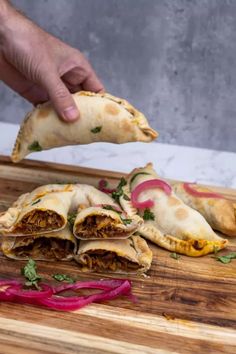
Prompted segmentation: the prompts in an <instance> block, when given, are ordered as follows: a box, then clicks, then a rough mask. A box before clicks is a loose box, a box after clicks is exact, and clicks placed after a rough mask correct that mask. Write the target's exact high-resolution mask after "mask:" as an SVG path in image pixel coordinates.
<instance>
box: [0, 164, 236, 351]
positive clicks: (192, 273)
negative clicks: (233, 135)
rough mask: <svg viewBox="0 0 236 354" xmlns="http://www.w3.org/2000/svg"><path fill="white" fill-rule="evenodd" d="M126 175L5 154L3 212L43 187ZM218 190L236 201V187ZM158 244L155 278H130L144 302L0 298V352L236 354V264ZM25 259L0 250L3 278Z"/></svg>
mask: <svg viewBox="0 0 236 354" xmlns="http://www.w3.org/2000/svg"><path fill="white" fill-rule="evenodd" d="M121 176H122V174H120V173H116V172H108V171H102V170H94V169H88V168H80V167H75V166H68V165H59V164H53V163H45V162H36V161H24V162H22V163H19V164H17V165H13V164H12V163H11V162H10V160H9V159H8V158H6V157H0V211H3V210H5V209H6V208H7V207H8V206H9V205H10V204H11V203H12V202H13V201H14V200H15V199H16V197H18V196H19V195H20V194H22V193H24V192H28V191H31V190H32V189H33V188H35V187H36V186H38V185H41V184H46V183H54V182H81V183H90V184H93V185H95V186H97V183H98V180H99V179H101V178H106V179H108V180H109V181H110V183H111V185H113V186H115V185H116V184H117V181H118V180H119V178H120V177H121ZM214 189H215V190H216V191H219V192H221V193H224V194H226V195H227V196H228V197H232V198H233V199H234V200H236V191H235V190H229V189H224V188H214ZM230 241H231V242H230V246H229V247H228V249H227V250H226V251H222V252H221V253H222V254H226V253H228V252H231V251H236V242H235V241H233V240H232V239H230ZM152 249H153V253H154V259H153V264H152V268H151V271H149V273H148V277H146V278H144V277H136V276H130V277H129V278H130V279H131V280H132V282H133V291H134V294H136V295H137V297H138V303H137V304H133V303H130V302H129V301H127V300H126V299H119V300H115V301H112V302H107V303H104V304H94V305H90V306H88V307H86V308H84V309H81V310H79V311H76V312H71V313H61V312H56V311H51V310H46V309H42V308H37V307H34V306H24V305H18V304H10V303H9V304H8V303H0V353H4V354H5V353H14V354H15V353H17V354H20V353H24V354H25V353H64V354H66V353H169V352H178V353H235V352H236V261H232V262H231V263H230V264H226V265H224V264H222V263H220V262H217V261H216V260H215V259H214V258H212V255H209V256H205V257H202V258H190V257H185V256H181V257H180V259H179V260H175V259H172V258H171V257H170V253H169V252H168V251H165V250H163V249H161V248H158V247H157V246H155V245H152ZM23 264H25V262H20V261H13V260H8V259H6V258H5V257H4V256H3V255H1V254H0V278H2V277H15V276H16V275H19V273H20V268H21V267H22V265H23ZM37 264H38V270H39V273H40V274H41V275H42V276H43V277H44V278H46V279H50V275H51V274H55V272H58V273H66V274H69V275H71V276H73V277H76V278H78V279H83V280H84V279H99V278H104V277H108V276H107V275H105V274H96V275H95V274H94V275H85V274H81V273H80V272H79V271H78V269H77V267H76V263H73V262H70V263H63V262H56V263H47V262H37ZM109 277H111V276H109Z"/></svg>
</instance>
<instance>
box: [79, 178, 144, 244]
mask: <svg viewBox="0 0 236 354" xmlns="http://www.w3.org/2000/svg"><path fill="white" fill-rule="evenodd" d="M77 188H78V192H77V193H78V198H80V195H84V196H86V197H87V203H86V204H81V203H78V199H77V201H76V203H75V204H77V205H78V211H77V215H76V218H75V222H74V227H73V233H74V235H75V236H76V237H77V238H79V239H82V240H91V239H104V238H105V239H121V238H127V237H129V236H131V235H132V234H133V233H134V232H135V231H137V229H138V227H139V226H140V225H141V223H142V219H141V218H140V217H138V216H137V215H133V216H130V215H127V214H126V213H125V212H124V211H123V210H122V209H121V208H120V207H119V205H118V204H117V203H115V201H114V200H113V199H112V198H111V197H110V196H109V195H107V194H105V193H103V192H101V191H99V190H97V189H96V188H94V187H92V186H89V185H82V184H81V185H78V186H77ZM75 199H76V197H75Z"/></svg>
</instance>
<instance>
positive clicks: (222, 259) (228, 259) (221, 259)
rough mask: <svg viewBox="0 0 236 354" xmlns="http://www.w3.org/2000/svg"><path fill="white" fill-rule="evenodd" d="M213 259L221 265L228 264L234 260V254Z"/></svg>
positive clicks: (235, 253)
mask: <svg viewBox="0 0 236 354" xmlns="http://www.w3.org/2000/svg"><path fill="white" fill-rule="evenodd" d="M214 258H215V259H216V260H217V261H219V262H221V263H224V264H228V263H230V262H231V260H232V259H236V252H232V253H229V254H227V255H225V256H217V257H214Z"/></svg>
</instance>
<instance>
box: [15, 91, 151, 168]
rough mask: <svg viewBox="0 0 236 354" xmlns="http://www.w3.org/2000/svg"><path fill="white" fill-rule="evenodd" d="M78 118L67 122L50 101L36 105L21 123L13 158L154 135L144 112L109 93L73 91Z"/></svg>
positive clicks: (142, 139)
mask: <svg viewBox="0 0 236 354" xmlns="http://www.w3.org/2000/svg"><path fill="white" fill-rule="evenodd" d="M73 98H74V100H75V103H76V105H77V106H78V109H79V111H80V119H79V120H78V121H76V122H74V123H70V124H68V123H66V122H64V121H62V120H61V119H59V117H58V115H57V113H56V112H55V110H54V109H53V107H52V105H51V103H50V102H47V103H44V104H42V105H39V106H38V107H36V108H35V109H34V110H33V111H32V112H30V113H29V114H28V115H27V116H26V118H25V120H24V122H23V123H22V125H21V128H20V131H19V133H18V136H17V139H16V143H15V147H14V149H13V152H12V161H13V162H18V161H20V160H22V159H23V158H24V157H25V156H27V155H28V154H30V153H31V152H34V151H40V150H47V149H51V148H54V147H59V146H66V145H77V144H89V143H92V142H99V141H103V142H111V143H117V144H121V143H127V142H130V141H143V142H149V141H152V140H153V139H155V138H156V137H157V133H156V132H155V130H153V129H151V128H150V126H149V124H148V122H147V119H146V118H145V117H144V115H143V114H142V113H141V112H139V111H138V110H136V109H135V108H134V107H133V106H131V105H130V104H129V103H128V102H127V101H125V100H123V99H120V98H117V97H114V96H111V95H109V94H108V93H92V92H85V91H81V92H77V93H75V94H74V95H73Z"/></svg>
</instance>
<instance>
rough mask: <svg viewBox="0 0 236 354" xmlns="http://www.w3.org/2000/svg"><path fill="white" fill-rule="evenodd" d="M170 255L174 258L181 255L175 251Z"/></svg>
mask: <svg viewBox="0 0 236 354" xmlns="http://www.w3.org/2000/svg"><path fill="white" fill-rule="evenodd" d="M170 257H171V258H173V259H176V260H178V259H179V258H180V255H179V254H177V253H175V252H173V253H171V254H170Z"/></svg>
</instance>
